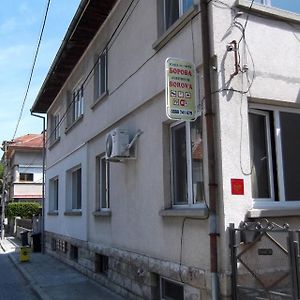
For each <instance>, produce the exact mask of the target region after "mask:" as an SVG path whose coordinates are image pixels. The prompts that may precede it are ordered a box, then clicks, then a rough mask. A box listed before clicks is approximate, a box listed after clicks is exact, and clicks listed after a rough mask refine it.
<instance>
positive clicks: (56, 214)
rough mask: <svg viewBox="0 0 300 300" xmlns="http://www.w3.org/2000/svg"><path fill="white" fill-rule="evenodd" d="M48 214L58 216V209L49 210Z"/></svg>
mask: <svg viewBox="0 0 300 300" xmlns="http://www.w3.org/2000/svg"><path fill="white" fill-rule="evenodd" d="M47 215H48V216H58V211H57V210H51V211H48V213H47Z"/></svg>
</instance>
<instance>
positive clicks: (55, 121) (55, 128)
mask: <svg viewBox="0 0 300 300" xmlns="http://www.w3.org/2000/svg"><path fill="white" fill-rule="evenodd" d="M59 121H60V119H59V113H58V112H57V113H54V114H52V115H51V117H50V130H51V131H50V137H49V138H50V141H51V143H54V142H56V141H57V140H59V138H60V128H59V127H60V124H59Z"/></svg>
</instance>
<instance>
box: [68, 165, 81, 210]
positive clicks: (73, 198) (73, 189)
mask: <svg viewBox="0 0 300 300" xmlns="http://www.w3.org/2000/svg"><path fill="white" fill-rule="evenodd" d="M79 170H80V172H81V178H80V181H81V185H80V195H79V196H80V199H78V194H77V186H78V184H77V182H74V174H75V173H77V172H78V171H79ZM75 176H77V175H75ZM67 177H68V179H67V181H66V184H67V187H66V193H67V195H66V196H67V197H66V199H67V201H68V203H67V208H69V209H70V210H71V211H81V209H82V167H81V165H79V166H77V167H75V168H73V169H71V170H68V171H67ZM78 200H80V207H78V205H77V204H78V203H79V202H78Z"/></svg>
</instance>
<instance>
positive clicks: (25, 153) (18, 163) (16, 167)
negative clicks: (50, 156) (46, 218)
mask: <svg viewBox="0 0 300 300" xmlns="http://www.w3.org/2000/svg"><path fill="white" fill-rule="evenodd" d="M6 153H7V160H8V169H7V174H8V186H9V192H8V195H9V196H8V200H10V201H14V202H22V201H27V202H31V201H38V202H41V201H42V193H43V192H42V191H43V134H26V135H24V136H21V137H18V138H15V139H14V140H13V141H11V142H9V143H8V146H7V151H6Z"/></svg>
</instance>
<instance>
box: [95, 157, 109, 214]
mask: <svg viewBox="0 0 300 300" xmlns="http://www.w3.org/2000/svg"><path fill="white" fill-rule="evenodd" d="M96 168H97V169H96V210H98V211H109V210H110V203H109V177H110V175H109V173H110V170H109V162H108V161H107V159H106V157H105V154H102V155H99V156H98V157H97V158H96Z"/></svg>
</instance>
